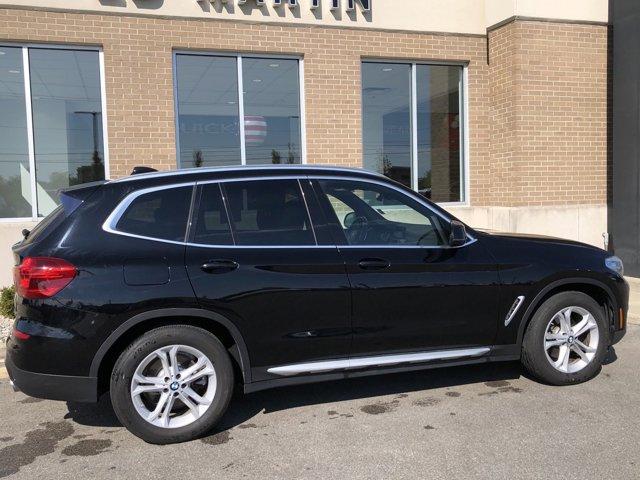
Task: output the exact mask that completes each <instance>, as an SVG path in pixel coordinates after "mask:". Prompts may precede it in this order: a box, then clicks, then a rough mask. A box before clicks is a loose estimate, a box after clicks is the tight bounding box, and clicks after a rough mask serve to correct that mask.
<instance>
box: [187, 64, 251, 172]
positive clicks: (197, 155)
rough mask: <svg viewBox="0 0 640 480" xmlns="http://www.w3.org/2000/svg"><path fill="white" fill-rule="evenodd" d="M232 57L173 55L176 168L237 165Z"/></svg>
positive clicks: (235, 84)
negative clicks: (177, 162) (177, 166)
mask: <svg viewBox="0 0 640 480" xmlns="http://www.w3.org/2000/svg"><path fill="white" fill-rule="evenodd" d="M236 62H237V60H236V58H235V57H214V56H205V55H177V56H176V82H177V84H176V85H177V94H178V133H179V136H180V141H179V145H180V159H179V160H180V166H181V167H184V168H188V167H203V166H205V167H210V166H217V165H229V164H234V163H240V126H239V119H238V66H237V64H236Z"/></svg>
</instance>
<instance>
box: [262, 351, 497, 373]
mask: <svg viewBox="0 0 640 480" xmlns="http://www.w3.org/2000/svg"><path fill="white" fill-rule="evenodd" d="M490 351H491V348H490V347H475V348H459V349H452V350H437V351H427V352H415V353H402V354H393V355H375V356H368V357H356V358H343V359H336V360H324V361H319V362H304V363H294V364H290V365H282V366H278V367H271V368H269V369H267V372H269V373H272V374H274V375H280V376H283V377H289V376H293V375H299V374H303V373H322V372H330V371H333V370H353V369H357V368H367V367H382V366H391V365H401V364H407V363H422V362H431V361H438V360H455V359H459V358H469V357H480V356H483V355H486V354H487V353H489V352H490Z"/></svg>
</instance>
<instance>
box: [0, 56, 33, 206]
mask: <svg viewBox="0 0 640 480" xmlns="http://www.w3.org/2000/svg"><path fill="white" fill-rule="evenodd" d="M24 96H25V95H24V71H23V69H22V49H21V48H19V47H2V46H0V112H2V114H1V115H0V218H20V217H30V216H31V214H32V210H31V183H30V178H29V146H28V143H27V114H26V108H25V101H24Z"/></svg>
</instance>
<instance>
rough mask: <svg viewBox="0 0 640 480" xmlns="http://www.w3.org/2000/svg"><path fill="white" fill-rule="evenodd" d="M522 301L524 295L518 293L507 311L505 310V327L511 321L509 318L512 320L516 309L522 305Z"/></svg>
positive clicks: (516, 311)
mask: <svg viewBox="0 0 640 480" xmlns="http://www.w3.org/2000/svg"><path fill="white" fill-rule="evenodd" d="M522 302H524V295H520V296H519V297H518V298H516V299H515V301H514V302H513V305H511V308H510V309H509V312H507V317H506V318H505V319H504V326H505V327H506V326H507V325H509V323H511V320H513V317H515V316H516V313H518V310H519V309H520V307H521V306H522Z"/></svg>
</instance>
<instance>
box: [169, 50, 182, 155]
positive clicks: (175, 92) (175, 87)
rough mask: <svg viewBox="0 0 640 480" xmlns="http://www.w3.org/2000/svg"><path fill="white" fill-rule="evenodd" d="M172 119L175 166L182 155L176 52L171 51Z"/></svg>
mask: <svg viewBox="0 0 640 480" xmlns="http://www.w3.org/2000/svg"><path fill="white" fill-rule="evenodd" d="M171 67H172V69H173V119H174V120H173V121H174V129H175V135H176V166H177V167H178V168H184V167H183V166H182V155H181V154H180V99H179V98H178V54H177V53H176V52H173V59H172V66H171Z"/></svg>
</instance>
